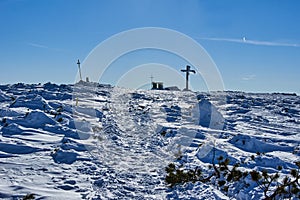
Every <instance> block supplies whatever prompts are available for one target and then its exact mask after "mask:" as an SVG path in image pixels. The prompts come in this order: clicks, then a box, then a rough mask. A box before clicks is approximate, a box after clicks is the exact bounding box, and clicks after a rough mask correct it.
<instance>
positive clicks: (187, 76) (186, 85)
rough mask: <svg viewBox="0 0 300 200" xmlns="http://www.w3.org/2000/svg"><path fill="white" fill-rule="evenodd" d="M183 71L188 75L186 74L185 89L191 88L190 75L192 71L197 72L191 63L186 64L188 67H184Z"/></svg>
mask: <svg viewBox="0 0 300 200" xmlns="http://www.w3.org/2000/svg"><path fill="white" fill-rule="evenodd" d="M181 71H182V72H185V73H186V76H185V90H189V75H190V72H193V73H194V74H195V73H196V71H195V70H191V66H189V65H187V66H186V69H182V70H181Z"/></svg>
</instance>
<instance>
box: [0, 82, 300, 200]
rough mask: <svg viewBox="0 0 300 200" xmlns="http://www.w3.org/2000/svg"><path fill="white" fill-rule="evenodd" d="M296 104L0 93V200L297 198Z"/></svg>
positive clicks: (204, 96) (152, 94) (124, 93)
mask: <svg viewBox="0 0 300 200" xmlns="http://www.w3.org/2000/svg"><path fill="white" fill-rule="evenodd" d="M299 161H300V97H299V96H297V95H292V94H250V93H243V92H212V93H195V92H180V91H144V90H129V89H123V88H114V87H111V86H109V85H100V84H95V83H84V84H83V83H82V84H75V85H56V84H51V83H47V84H44V85H41V84H39V85H37V84H32V85H29V84H22V83H19V84H14V85H1V86H0V179H1V180H0V198H3V199H23V198H24V199H282V198H289V199H298V198H299V191H297V189H299V182H300V181H299V166H297V165H300V164H299V163H297V162H299Z"/></svg>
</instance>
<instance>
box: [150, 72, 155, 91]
mask: <svg viewBox="0 0 300 200" xmlns="http://www.w3.org/2000/svg"><path fill="white" fill-rule="evenodd" d="M153 78H154V77H153V75H152V74H151V76H150V80H151V83H150V87H151V88H152V83H153Z"/></svg>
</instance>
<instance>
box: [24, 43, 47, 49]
mask: <svg viewBox="0 0 300 200" xmlns="http://www.w3.org/2000/svg"><path fill="white" fill-rule="evenodd" d="M27 44H28V45H29V46H32V47H37V48H42V49H49V47H47V46H45V45H42V44H37V43H32V42H27Z"/></svg>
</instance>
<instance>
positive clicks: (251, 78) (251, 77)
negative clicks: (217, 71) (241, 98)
mask: <svg viewBox="0 0 300 200" xmlns="http://www.w3.org/2000/svg"><path fill="white" fill-rule="evenodd" d="M255 78H256V75H255V74H251V75H247V76H245V77H243V78H242V80H243V81H251V80H254V79H255Z"/></svg>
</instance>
